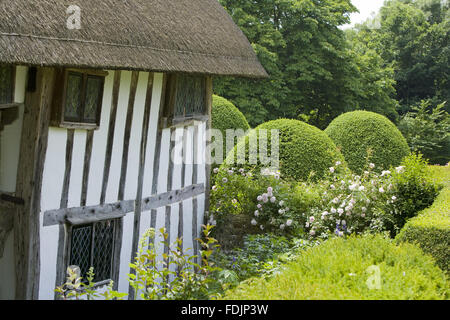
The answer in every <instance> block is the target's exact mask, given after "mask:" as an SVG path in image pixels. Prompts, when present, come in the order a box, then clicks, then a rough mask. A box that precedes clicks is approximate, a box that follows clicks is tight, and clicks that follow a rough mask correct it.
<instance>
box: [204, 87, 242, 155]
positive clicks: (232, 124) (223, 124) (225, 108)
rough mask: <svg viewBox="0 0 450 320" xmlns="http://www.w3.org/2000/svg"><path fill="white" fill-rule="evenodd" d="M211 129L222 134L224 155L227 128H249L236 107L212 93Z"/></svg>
mask: <svg viewBox="0 0 450 320" xmlns="http://www.w3.org/2000/svg"><path fill="white" fill-rule="evenodd" d="M211 118H212V120H211V121H212V122H211V126H212V128H213V129H218V130H220V131H221V132H222V136H223V152H224V153H223V154H224V157H225V156H226V151H227V149H226V131H227V130H229V129H233V130H236V129H242V130H243V131H244V132H247V130H249V129H250V126H249V124H248V122H247V119H246V118H245V116H244V115H243V114H242V112H241V111H239V109H238V108H236V106H235V105H234V104H232V103H231V102H230V101H228V100H227V99H225V98H222V97H219V96H216V95H213V103H212V114H211Z"/></svg>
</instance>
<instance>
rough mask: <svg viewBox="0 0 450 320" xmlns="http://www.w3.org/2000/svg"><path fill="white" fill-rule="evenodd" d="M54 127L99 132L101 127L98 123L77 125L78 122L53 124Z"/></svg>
mask: <svg viewBox="0 0 450 320" xmlns="http://www.w3.org/2000/svg"><path fill="white" fill-rule="evenodd" d="M50 126H52V127H57V128H64V129H82V130H98V129H99V128H100V126H99V125H98V124H96V123H77V122H60V123H57V122H52V123H51V124H50Z"/></svg>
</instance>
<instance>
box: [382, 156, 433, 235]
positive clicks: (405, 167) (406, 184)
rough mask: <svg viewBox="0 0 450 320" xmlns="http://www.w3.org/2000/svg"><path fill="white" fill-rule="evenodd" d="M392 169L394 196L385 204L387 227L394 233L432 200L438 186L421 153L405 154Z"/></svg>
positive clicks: (431, 202) (429, 204)
mask: <svg viewBox="0 0 450 320" xmlns="http://www.w3.org/2000/svg"><path fill="white" fill-rule="evenodd" d="M392 171H393V172H392V180H391V184H392V190H393V192H394V193H395V194H396V197H397V199H396V201H395V202H393V203H391V204H389V205H388V206H387V207H386V212H388V213H389V214H390V216H391V217H392V219H391V220H390V221H389V223H387V226H386V227H387V230H389V231H390V232H391V236H392V237H395V236H396V234H397V233H398V231H400V229H401V228H403V226H404V225H405V223H406V222H407V221H408V220H409V219H410V218H412V217H415V216H416V215H417V214H418V213H419V212H420V211H422V210H424V209H426V208H428V207H429V206H431V205H432V204H433V202H434V200H435V199H436V197H437V196H438V194H439V191H440V186H439V185H438V184H437V183H436V182H435V181H434V179H433V177H432V171H431V169H430V168H429V167H428V163H427V160H425V159H423V157H422V155H421V154H414V153H413V154H411V155H409V156H407V157H406V158H405V159H403V161H402V163H401V166H399V167H397V168H396V169H392Z"/></svg>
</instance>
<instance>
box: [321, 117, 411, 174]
mask: <svg viewBox="0 0 450 320" xmlns="http://www.w3.org/2000/svg"><path fill="white" fill-rule="evenodd" d="M325 133H326V134H327V135H328V136H329V137H330V138H331V139H332V140H333V141H334V143H335V144H336V146H337V147H338V148H340V149H341V152H342V154H343V155H344V158H345V160H346V161H347V163H348V166H349V168H350V169H351V170H353V171H355V172H357V173H360V172H362V171H363V170H364V169H365V168H366V167H367V163H366V158H367V152H368V150H369V149H370V150H371V151H372V154H371V157H370V162H372V163H374V164H375V165H376V169H375V170H377V171H381V170H385V169H389V167H390V166H397V165H399V164H400V162H401V161H402V159H403V158H404V157H405V156H407V155H408V154H409V153H410V150H409V147H408V143H407V142H406V139H405V138H404V137H403V135H402V134H401V132H400V131H399V130H398V129H397V127H396V126H395V125H394V124H393V123H392V122H391V121H390V120H389V119H388V118H386V117H385V116H382V115H380V114H377V113H373V112H368V111H354V112H348V113H345V114H343V115H341V116H339V117H337V118H336V119H334V120H333V121H332V122H331V123H330V125H329V126H328V128H327V129H326V130H325Z"/></svg>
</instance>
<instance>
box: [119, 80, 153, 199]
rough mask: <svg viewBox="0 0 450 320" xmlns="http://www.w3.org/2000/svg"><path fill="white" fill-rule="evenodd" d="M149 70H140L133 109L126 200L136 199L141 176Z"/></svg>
mask: <svg viewBox="0 0 450 320" xmlns="http://www.w3.org/2000/svg"><path fill="white" fill-rule="evenodd" d="M148 75H149V74H148V72H140V73H139V80H138V84H137V89H136V99H135V103H134V110H133V121H132V126H131V133H130V143H129V149H128V165H127V178H126V183H125V200H132V199H136V191H137V182H138V176H139V158H140V157H139V155H140V152H141V137H142V124H143V120H144V111H145V98H146V96H147V85H148Z"/></svg>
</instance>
